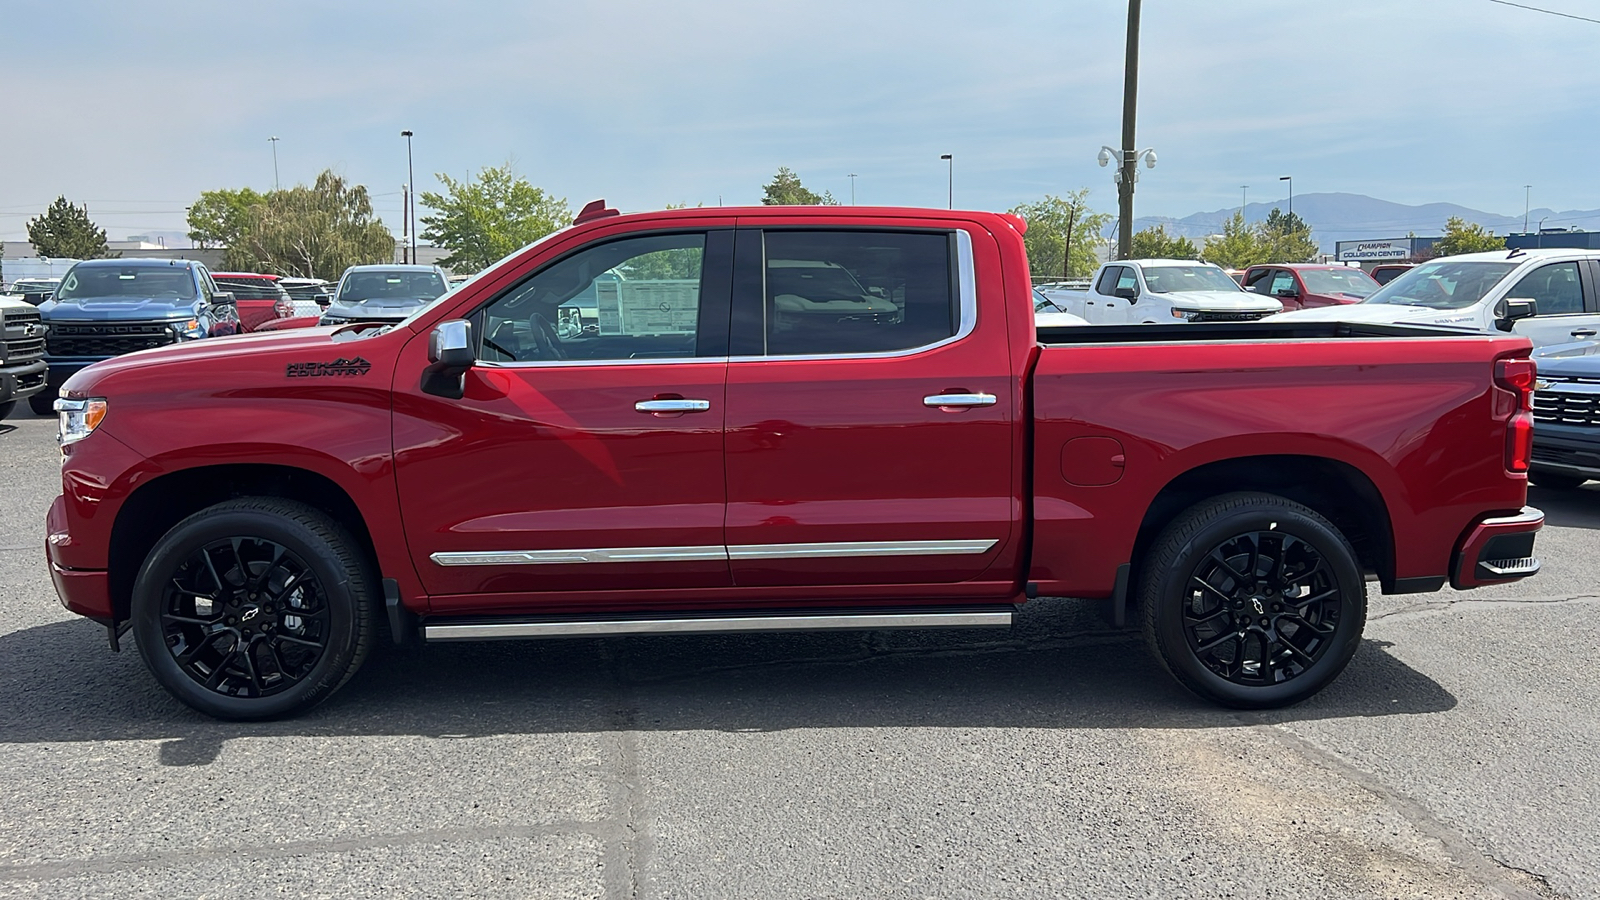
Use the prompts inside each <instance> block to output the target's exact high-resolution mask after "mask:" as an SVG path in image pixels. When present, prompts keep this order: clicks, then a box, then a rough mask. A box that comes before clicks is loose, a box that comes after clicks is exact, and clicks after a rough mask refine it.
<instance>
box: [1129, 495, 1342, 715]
mask: <svg viewBox="0 0 1600 900" xmlns="http://www.w3.org/2000/svg"><path fill="white" fill-rule="evenodd" d="M1274 523H1276V525H1277V527H1276V528H1273V527H1272V526H1273V524H1274ZM1252 531H1278V532H1281V533H1284V534H1288V535H1291V536H1293V537H1295V538H1298V539H1299V540H1302V541H1305V542H1307V543H1309V544H1311V545H1312V546H1313V547H1315V548H1316V550H1317V552H1319V553H1320V554H1322V558H1323V560H1324V561H1325V562H1326V564H1327V565H1328V566H1329V568H1331V569H1332V570H1333V575H1334V578H1335V580H1336V582H1337V583H1338V585H1339V596H1340V600H1341V609H1340V611H1339V624H1338V626H1337V627H1336V628H1335V630H1334V633H1333V635H1332V636H1331V637H1330V638H1329V641H1330V646H1329V647H1328V649H1327V650H1326V652H1324V653H1323V654H1322V656H1321V658H1319V659H1318V660H1317V662H1316V663H1315V664H1313V665H1312V666H1311V667H1310V668H1308V669H1307V670H1306V671H1304V672H1302V673H1300V674H1299V675H1297V676H1295V677H1294V678H1292V679H1289V680H1288V681H1286V682H1284V683H1282V684H1276V685H1273V686H1271V687H1251V686H1248V685H1242V684H1236V683H1234V682H1231V681H1228V680H1227V679H1225V678H1223V677H1222V676H1220V675H1218V674H1216V673H1215V672H1212V671H1211V670H1210V669H1209V668H1207V667H1206V665H1205V663H1203V662H1202V661H1201V660H1200V658H1199V656H1198V655H1197V654H1196V653H1195V652H1194V650H1193V649H1191V648H1190V646H1189V641H1188V637H1187V635H1185V634H1184V627H1183V605H1184V602H1185V598H1186V597H1187V595H1188V583H1189V577H1190V576H1191V575H1192V574H1193V573H1194V569H1195V566H1196V565H1197V564H1198V562H1199V561H1200V560H1201V559H1202V558H1204V557H1205V556H1206V555H1208V554H1210V552H1211V551H1212V550H1213V549H1214V548H1216V547H1217V546H1219V545H1220V544H1222V543H1223V542H1224V541H1227V540H1229V539H1231V538H1233V537H1236V536H1238V535H1241V534H1245V533H1248V532H1252ZM1160 574H1161V580H1160V583H1159V584H1158V585H1157V586H1156V591H1157V596H1156V602H1157V603H1158V604H1159V606H1158V609H1157V610H1156V613H1157V614H1156V616H1155V639H1156V641H1157V643H1158V644H1159V645H1160V649H1161V651H1162V653H1163V655H1164V656H1165V657H1166V658H1167V660H1169V661H1170V663H1171V665H1173V666H1174V667H1175V668H1176V669H1178V670H1179V674H1180V680H1181V681H1183V682H1184V683H1185V684H1186V685H1188V686H1189V687H1190V688H1191V689H1192V690H1195V691H1197V692H1198V693H1201V694H1203V695H1204V696H1206V697H1209V698H1210V699H1213V700H1216V701H1218V702H1220V703H1224V704H1227V705H1229V706H1235V707H1243V708H1265V707H1275V706H1285V705H1288V704H1291V703H1296V702H1298V701H1300V700H1304V699H1305V698H1306V697H1309V696H1311V695H1312V694H1315V693H1316V692H1317V691H1320V690H1321V689H1322V688H1324V687H1326V686H1327V685H1328V684H1329V683H1330V682H1332V681H1333V680H1334V679H1335V678H1337V677H1338V675H1339V673H1340V672H1342V671H1343V670H1344V668H1345V666H1346V665H1347V664H1348V663H1349V662H1350V658H1351V657H1352V656H1354V655H1355V651H1356V648H1357V646H1359V644H1360V642H1361V633H1362V631H1363V629H1364V628H1365V625H1366V579H1365V578H1364V577H1363V576H1362V574H1361V570H1360V568H1359V567H1358V566H1357V565H1356V562H1355V552H1354V551H1353V550H1352V549H1351V547H1350V545H1349V543H1348V542H1347V541H1345V539H1344V537H1343V536H1342V535H1340V534H1339V533H1338V532H1337V531H1335V530H1334V529H1333V528H1331V527H1330V526H1328V525H1326V524H1324V523H1322V522H1321V521H1319V520H1317V519H1314V518H1311V517H1309V516H1306V515H1305V514H1303V513H1300V512H1297V511H1295V510H1293V509H1289V508H1279V509H1262V508H1259V507H1256V508H1251V509H1239V510H1234V511H1231V512H1229V513H1226V514H1223V515H1221V516H1218V517H1216V518H1215V519H1213V520H1212V521H1210V522H1208V523H1206V524H1205V525H1203V526H1201V528H1200V529H1199V530H1198V531H1196V532H1195V533H1194V535H1193V536H1192V537H1191V538H1190V539H1189V540H1188V541H1187V542H1186V543H1185V544H1184V545H1183V547H1182V548H1180V549H1179V551H1178V553H1177V554H1176V555H1175V556H1174V557H1173V559H1172V563H1171V565H1169V566H1168V567H1167V569H1166V570H1165V571H1164V572H1162V573H1160Z"/></svg>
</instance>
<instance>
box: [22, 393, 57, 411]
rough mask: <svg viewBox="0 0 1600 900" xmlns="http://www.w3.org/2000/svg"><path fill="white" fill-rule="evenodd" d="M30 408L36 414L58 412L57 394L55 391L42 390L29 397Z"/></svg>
mask: <svg viewBox="0 0 1600 900" xmlns="http://www.w3.org/2000/svg"><path fill="white" fill-rule="evenodd" d="M28 408H29V409H31V410H33V414H34V415H36V416H53V415H55V414H56V395H55V392H53V391H40V392H39V393H37V394H34V395H33V396H32V397H29V398H28Z"/></svg>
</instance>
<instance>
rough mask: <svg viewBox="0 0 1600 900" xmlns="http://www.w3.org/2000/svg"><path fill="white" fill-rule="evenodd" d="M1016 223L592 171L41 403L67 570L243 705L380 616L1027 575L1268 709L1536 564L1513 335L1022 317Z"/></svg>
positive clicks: (168, 673) (788, 621)
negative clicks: (320, 290) (408, 303)
mask: <svg viewBox="0 0 1600 900" xmlns="http://www.w3.org/2000/svg"><path fill="white" fill-rule="evenodd" d="M1026 227H1027V226H1026V223H1025V222H1024V221H1023V220H1022V219H1020V218H1018V217H1016V216H1011V215H1001V214H995V213H984V212H960V211H946V210H933V209H887V208H869V207H848V206H845V207H779V206H768V207H755V208H745V209H722V208H707V209H680V210H668V211H662V212H655V213H644V214H637V215H627V216H622V215H618V214H617V213H616V211H615V210H610V209H606V208H604V204H603V203H594V204H590V205H589V206H588V207H585V208H584V210H583V212H582V213H580V215H579V216H578V218H577V220H576V221H575V222H574V224H573V227H571V228H567V229H563V230H561V231H557V232H555V233H553V234H551V235H549V236H547V237H545V238H543V239H542V240H540V241H538V242H536V243H534V244H533V245H531V246H529V247H527V248H525V249H523V250H522V251H520V252H518V253H516V254H514V255H512V256H510V257H507V258H506V259H505V260H503V261H501V262H500V263H498V264H496V265H495V266H493V267H491V268H490V269H488V270H487V271H485V272H483V273H482V274H480V275H479V276H477V277H476V278H474V279H473V280H472V281H471V282H469V283H467V284H466V285H464V286H463V287H461V288H460V289H458V290H457V291H455V292H453V293H451V294H447V295H446V296H445V297H444V298H442V299H441V300H440V301H437V302H436V303H434V304H433V305H431V306H429V307H428V308H426V309H425V310H423V311H422V312H420V313H418V314H417V315H416V316H414V317H412V318H411V319H408V320H406V321H405V322H404V323H403V324H400V325H395V326H390V327H387V328H373V327H371V326H368V325H355V324H352V325H349V326H343V327H339V328H333V329H322V328H318V329H309V330H300V331H290V332H280V333H275V334H256V335H244V336H241V337H237V338H234V339H232V340H228V341H214V342H204V341H202V342H197V343H195V344H185V345H181V346H176V347H172V348H167V349H159V350H152V351H147V352H144V353H140V354H136V355H134V356H132V357H122V358H115V359H111V360H107V361H105V362H101V363H97V364H95V365H93V366H91V367H89V368H87V369H84V370H83V371H81V372H79V373H78V374H76V375H74V376H73V377H72V378H71V380H69V381H68V382H67V383H66V385H65V387H64V388H63V392H62V399H61V400H60V401H58V408H60V409H62V410H63V412H62V415H61V417H60V421H61V425H60V428H61V435H60V438H61V448H62V453H63V459H62V467H61V468H62V495H61V496H60V497H58V498H56V500H55V502H54V503H53V505H52V506H51V508H50V512H49V514H48V517H47V522H46V545H45V546H46V551H47V554H48V557H49V565H50V572H51V575H52V578H53V579H54V582H55V586H56V590H57V591H58V593H59V594H60V596H61V598H62V602H63V604H64V605H65V606H66V607H67V608H68V609H69V610H72V611H73V612H76V613H79V614H80V615H84V616H88V617H90V618H92V619H94V620H96V621H98V622H101V623H103V624H104V625H105V626H107V628H108V629H109V634H110V638H111V643H112V646H113V649H115V647H116V646H117V645H118V639H119V636H120V635H122V634H123V632H124V631H125V630H126V629H128V628H130V627H131V628H132V630H133V631H134V632H135V633H136V636H137V638H138V647H139V652H140V653H141V654H142V655H143V657H144V660H145V663H146V665H147V666H148V667H149V669H150V670H151V672H152V673H154V675H155V677H156V678H157V679H158V680H159V681H160V683H161V684H162V685H163V686H165V687H166V688H167V689H168V690H169V691H170V692H171V693H172V694H173V695H174V696H176V697H178V698H179V699H181V700H182V701H183V702H185V703H188V704H190V705H191V706H193V707H195V708H196V709H199V710H202V711H204V712H206V713H209V714H211V715H214V716H219V717H227V718H239V719H254V718H261V717H267V716H280V715H286V714H291V713H294V712H298V711H301V710H304V709H306V708H308V707H310V706H312V705H313V704H315V703H318V702H320V701H321V700H323V699H324V698H326V697H327V696H328V695H330V694H331V693H333V692H334V691H335V690H336V689H337V688H338V687H339V686H340V685H341V684H343V683H345V681H346V680H348V679H349V678H350V676H351V675H352V674H353V673H354V672H355V671H356V669H357V667H358V666H360V664H361V662H362V659H363V657H364V656H365V655H366V653H367V651H368V650H369V649H370V647H371V645H372V642H373V641H375V640H378V639H379V635H380V634H381V633H387V634H388V635H389V636H392V638H393V639H394V640H396V641H408V640H414V639H417V638H418V637H420V638H421V639H423V640H425V641H458V640H481V639H502V638H533V637H546V636H561V635H611V634H632V633H674V634H681V633H686V632H738V631H763V630H773V631H776V630H818V629H839V628H869V629H881V628H894V627H908V628H935V627H941V626H947V627H961V628H970V627H979V626H1002V627H1004V626H1008V625H1009V624H1010V623H1011V621H1012V616H1013V613H1014V611H1015V608H1016V605H1017V604H1023V603H1026V602H1027V601H1028V600H1029V599H1030V598H1032V597H1035V596H1054V597H1081V598H1109V600H1110V608H1111V611H1112V616H1113V618H1114V620H1116V621H1122V620H1123V619H1124V617H1125V616H1126V614H1127V611H1128V609H1129V607H1130V605H1131V606H1133V607H1134V608H1136V610H1137V613H1136V616H1137V621H1139V622H1140V623H1142V627H1143V628H1144V631H1145V634H1146V636H1147V638H1148V641H1149V643H1150V645H1151V646H1152V647H1153V648H1154V650H1155V656H1156V658H1157V659H1158V660H1159V661H1160V662H1161V663H1162V664H1163V665H1165V666H1166V668H1167V670H1168V671H1169V672H1171V673H1172V674H1173V675H1174V676H1175V677H1176V679H1177V680H1178V681H1179V682H1181V683H1182V684H1183V685H1185V686H1186V687H1188V688H1189V689H1190V690H1192V691H1194V692H1195V693H1196V694H1198V695H1200V696H1203V697H1206V698H1210V699H1212V700H1214V701H1216V702H1219V703H1223V704H1227V705H1232V706H1239V707H1270V706H1280V705H1283V704H1287V703H1293V702H1296V701H1299V700H1302V699H1304V698H1306V697H1308V696H1310V695H1312V694H1313V693H1315V692H1316V691H1318V690H1319V689H1321V688H1322V687H1323V686H1325V685H1327V684H1328V683H1329V682H1330V681H1332V680H1333V679H1334V678H1335V677H1336V676H1337V675H1338V674H1339V672H1340V671H1341V670H1343V669H1344V667H1345V665H1346V664H1347V663H1348V662H1349V661H1350V659H1351V656H1352V655H1353V654H1354V652H1355V650H1356V647H1357V645H1358V644H1359V643H1360V638H1361V632H1362V628H1363V625H1364V621H1365V617H1366V597H1367V582H1368V581H1369V580H1375V581H1376V582H1377V583H1378V584H1380V585H1381V587H1382V590H1383V591H1385V592H1386V593H1414V592H1419V591H1432V590H1437V589H1438V588H1439V587H1441V586H1442V585H1444V584H1445V583H1447V582H1448V583H1450V584H1453V585H1454V586H1456V587H1458V588H1470V587H1474V586H1477V585H1483V584H1496V583H1504V582H1509V581H1514V580H1516V579H1519V578H1524V577H1527V576H1529V575H1532V574H1534V573H1535V572H1537V571H1538V569H1539V563H1538V560H1537V559H1535V558H1534V555H1533V544H1534V536H1535V533H1536V532H1537V531H1538V530H1539V528H1540V526H1541V524H1542V523H1543V519H1544V517H1543V515H1542V514H1541V513H1540V512H1539V511H1538V510H1536V509H1531V508H1526V507H1524V501H1525V500H1526V496H1527V475H1526V472H1527V468H1528V461H1529V453H1530V444H1531V437H1532V429H1531V421H1532V420H1531V413H1530V412H1529V410H1530V404H1531V399H1530V396H1531V390H1532V386H1533V376H1534V367H1533V363H1532V362H1531V361H1530V360H1529V358H1528V355H1529V351H1530V349H1531V345H1530V343H1529V341H1528V339H1527V338H1524V337H1519V336H1513V335H1507V334H1469V333H1461V332H1447V331H1439V330H1429V329H1414V328H1412V329H1408V328H1404V327H1400V326H1370V327H1369V326H1363V325H1360V324H1347V323H1331V322H1330V323H1295V324H1274V323H1271V322H1250V323H1218V324H1195V323H1186V324H1173V325H1161V324H1157V325H1136V326H1127V327H1117V326H1105V327H1097V328H1082V327H1078V328H1062V329H1051V328H1043V329H1040V328H1037V327H1036V325H1035V322H1034V312H1033V304H1032V297H1031V291H1030V288H1029V277H1028V275H1029V269H1028V259H1027V256H1026V253H1025V250H1024V246H1023V240H1022V233H1023V231H1024V230H1025V229H1026ZM591 323H592V324H591ZM1415 335H1427V336H1428V337H1429V338H1430V339H1429V340H1426V341H1418V340H1404V339H1400V340H1397V337H1399V338H1404V337H1406V336H1415ZM64 665H69V666H70V662H64ZM485 690H493V682H492V679H491V678H487V677H486V679H485Z"/></svg>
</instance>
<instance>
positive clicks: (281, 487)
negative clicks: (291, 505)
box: [107, 463, 379, 621]
mask: <svg viewBox="0 0 1600 900" xmlns="http://www.w3.org/2000/svg"><path fill="white" fill-rule="evenodd" d="M240 497H282V498H284V499H288V500H294V501H297V502H300V503H304V504H305V505H307V506H310V507H312V508H314V509H317V510H320V511H321V512H323V513H325V514H327V515H328V516H329V517H331V518H332V519H333V520H334V521H335V522H338V523H339V524H340V525H341V526H343V527H344V529H345V530H346V531H348V532H349V533H350V534H351V535H352V536H353V537H354V538H355V539H356V542H357V544H358V551H359V552H360V553H361V554H362V555H363V557H364V559H365V560H366V561H367V562H368V564H370V565H371V566H372V569H373V571H378V570H379V566H378V556H377V551H376V548H375V547H374V544H373V540H372V533H371V531H370V530H369V529H368V528H367V523H366V520H365V519H364V518H363V517H362V515H361V511H360V508H359V507H358V506H357V505H356V502H355V500H354V499H353V498H352V497H351V496H350V494H349V492H348V491H346V490H345V489H344V488H343V487H341V486H340V485H339V483H338V482H336V481H334V480H333V479H331V478H329V477H328V476H326V475H323V474H321V473H318V472H314V471H311V470H309V469H304V468H299V467H296V466H287V465H274V464H262V463H226V464H218V465H210V466H196V467H193V468H187V469H179V470H177V471H174V472H169V473H167V474H165V475H162V476H160V477H158V478H154V479H152V480H150V481H149V482H147V483H145V484H143V485H140V486H139V487H138V488H137V489H135V490H134V492H133V493H132V494H130V495H129V496H128V498H127V500H125V501H124V502H123V503H122V506H121V507H120V508H119V509H118V510H117V517H116V521H115V522H114V524H113V525H112V527H111V541H110V545H109V548H108V558H107V568H108V572H107V577H108V580H109V588H110V593H111V604H112V611H113V615H114V616H115V618H116V620H117V621H124V620H126V619H127V618H128V616H129V607H130V604H131V601H132V596H133V583H134V580H135V578H137V577H138V574H139V567H140V566H141V565H143V563H144V559H145V557H146V556H148V555H149V553H150V550H151V549H152V548H153V547H154V546H155V544H156V542H157V541H159V540H160V539H161V537H162V536H163V535H165V534H166V533H167V532H168V531H170V530H171V529H172V527H173V526H174V525H176V524H178V523H179V522H180V521H182V520H183V519H185V518H187V517H188V516H190V515H192V514H194V513H196V512H199V511H200V510H202V509H205V508H206V507H208V506H212V505H214V504H217V503H221V502H223V501H225V500H232V499H236V498H240Z"/></svg>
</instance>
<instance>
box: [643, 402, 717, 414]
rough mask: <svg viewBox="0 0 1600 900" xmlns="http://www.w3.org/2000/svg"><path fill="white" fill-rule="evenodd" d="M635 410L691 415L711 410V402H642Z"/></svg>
mask: <svg viewBox="0 0 1600 900" xmlns="http://www.w3.org/2000/svg"><path fill="white" fill-rule="evenodd" d="M633 408H634V409H635V410H637V411H639V412H642V413H691V412H706V411H707V410H709V409H711V401H710V400H640V401H639V402H638V403H635V404H634V405H633Z"/></svg>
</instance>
